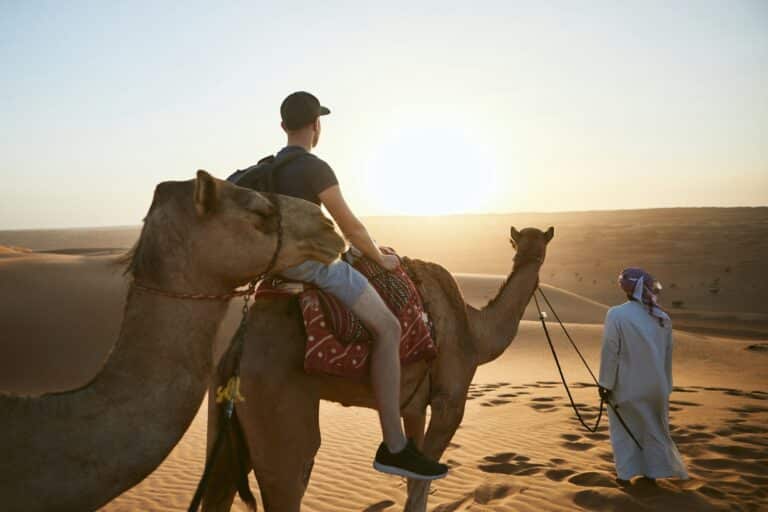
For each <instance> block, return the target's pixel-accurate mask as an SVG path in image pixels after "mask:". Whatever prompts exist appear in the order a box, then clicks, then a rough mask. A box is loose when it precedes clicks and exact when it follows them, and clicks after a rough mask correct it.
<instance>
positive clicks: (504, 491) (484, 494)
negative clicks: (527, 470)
mask: <svg viewBox="0 0 768 512" xmlns="http://www.w3.org/2000/svg"><path fill="white" fill-rule="evenodd" d="M517 492H519V491H518V490H517V489H516V488H515V487H513V486H511V485H506V484H484V485H481V486H480V487H478V488H477V489H475V490H474V491H473V492H471V493H469V494H466V495H465V496H463V497H461V498H459V499H458V500H455V501H451V502H449V503H441V504H440V505H438V506H437V507H435V509H434V512H460V511H465V510H474V509H475V507H474V506H473V505H497V504H501V503H500V501H501V500H504V498H507V497H508V496H511V495H513V494H516V493H517Z"/></svg>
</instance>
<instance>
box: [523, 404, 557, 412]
mask: <svg viewBox="0 0 768 512" xmlns="http://www.w3.org/2000/svg"><path fill="white" fill-rule="evenodd" d="M528 407H531V408H533V409H535V410H536V411H538V412H553V411H555V410H556V407H555V406H554V405H552V404H528Z"/></svg>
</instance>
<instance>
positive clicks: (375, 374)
mask: <svg viewBox="0 0 768 512" xmlns="http://www.w3.org/2000/svg"><path fill="white" fill-rule="evenodd" d="M351 309H352V311H353V312H354V313H355V314H356V315H357V316H358V317H359V318H360V320H361V321H362V322H363V324H364V325H365V326H366V327H367V328H368V330H370V331H371V334H372V335H373V338H374V339H373V350H372V353H371V384H372V386H373V394H374V396H375V397H376V404H377V406H378V409H379V422H380V423H381V431H382V433H383V436H384V443H386V445H387V448H389V451H390V452H392V453H395V452H399V451H400V450H402V449H403V448H405V444H406V439H405V434H403V427H402V424H401V423H400V322H399V321H398V320H397V318H396V317H395V315H393V314H392V312H391V311H390V310H389V308H388V307H387V305H386V304H385V303H384V301H383V300H382V299H381V297H380V296H379V294H378V292H377V291H376V289H375V288H374V287H373V286H371V285H370V284H369V285H368V286H367V287H366V288H365V290H364V291H363V293H362V295H360V298H359V299H357V302H355V304H354V305H353V306H352V308H351Z"/></svg>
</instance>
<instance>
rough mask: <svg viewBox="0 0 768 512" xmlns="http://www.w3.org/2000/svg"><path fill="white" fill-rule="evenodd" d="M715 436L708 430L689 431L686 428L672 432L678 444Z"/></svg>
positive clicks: (695, 441)
mask: <svg viewBox="0 0 768 512" xmlns="http://www.w3.org/2000/svg"><path fill="white" fill-rule="evenodd" d="M714 438H715V436H713V435H712V434H709V433H707V432H689V431H688V430H686V429H684V428H681V429H676V430H675V431H674V433H673V434H672V439H673V440H674V441H675V443H677V444H692V443H700V442H702V441H708V440H710V439H714Z"/></svg>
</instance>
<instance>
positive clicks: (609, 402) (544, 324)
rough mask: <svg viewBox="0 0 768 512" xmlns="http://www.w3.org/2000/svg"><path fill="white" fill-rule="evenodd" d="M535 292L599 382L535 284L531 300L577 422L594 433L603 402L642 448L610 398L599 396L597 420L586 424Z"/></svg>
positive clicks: (547, 300) (595, 379) (598, 422)
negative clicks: (574, 398)
mask: <svg viewBox="0 0 768 512" xmlns="http://www.w3.org/2000/svg"><path fill="white" fill-rule="evenodd" d="M536 292H539V294H540V295H541V298H542V299H544V301H545V302H546V303H547V306H548V307H549V310H550V311H551V312H552V314H553V315H555V318H556V319H557V322H558V323H559V324H560V328H561V329H562V330H563V332H564V333H565V336H566V337H567V338H568V341H570V342H571V346H573V348H574V350H576V353H577V354H578V355H579V358H580V359H581V362H582V363H584V367H585V368H586V369H587V371H588V372H589V375H590V376H591V377H592V380H593V381H594V383H595V385H596V386H597V387H598V389H599V388H600V383H599V382H598V380H597V377H595V374H594V373H593V372H592V369H591V368H590V367H589V364H588V363H587V360H586V359H585V358H584V356H583V355H582V353H581V351H580V350H579V347H577V346H576V343H575V342H574V341H573V338H571V335H570V333H569V332H568V329H566V328H565V325H563V322H562V320H560V317H559V316H558V314H557V312H556V311H555V308H553V307H552V304H551V303H550V302H549V299H547V296H546V295H544V290H542V289H541V287H539V286H537V287H536V290H534V292H533V300H534V303H535V304H536V311H538V313H539V320H540V321H541V326H542V328H543V329H544V334H545V335H546V337H547V342H548V343H549V348H550V350H551V351H552V357H554V359H555V364H556V365H557V371H558V373H560V380H561V381H562V383H563V387H564V388H565V392H566V393H567V394H568V400H569V401H570V402H571V408H572V409H573V412H574V413H576V417H577V418H578V420H579V423H581V424H582V426H583V427H584V428H585V429H587V430H588V431H589V432H592V433H595V432H597V429H598V427H599V426H600V420H601V419H602V417H603V410H604V404H606V403H607V404H608V406H609V407H610V408H611V410H613V412H614V414H615V415H616V418H617V419H618V420H619V423H621V426H622V427H624V430H626V431H627V434H629V437H631V438H632V441H634V442H635V444H636V445H637V447H638V448H640V451H642V450H643V447H642V446H641V445H640V442H639V441H638V440H637V438H636V437H635V435H634V434H633V433H632V431H631V430H630V429H629V425H627V424H626V422H625V421H624V418H622V417H621V414H619V411H618V409H619V406H618V405H615V404H613V403H612V402H611V401H610V400H607V399H605V398H603V397H602V396H601V397H600V412H598V414H597V420H596V421H595V426H594V427H590V426H589V425H587V423H586V422H585V421H584V419H583V418H582V416H581V413H579V408H578V407H576V403H575V402H574V400H573V396H572V395H571V390H570V388H569V387H568V383H567V382H566V380H565V374H564V373H563V368H562V367H561V366H560V359H559V358H558V357H557V352H556V351H555V346H554V344H553V343H552V338H551V336H550V335H549V329H547V324H546V322H545V319H546V317H547V315H546V313H545V312H544V310H542V309H541V307H540V306H539V300H538V299H537V298H536Z"/></svg>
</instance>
